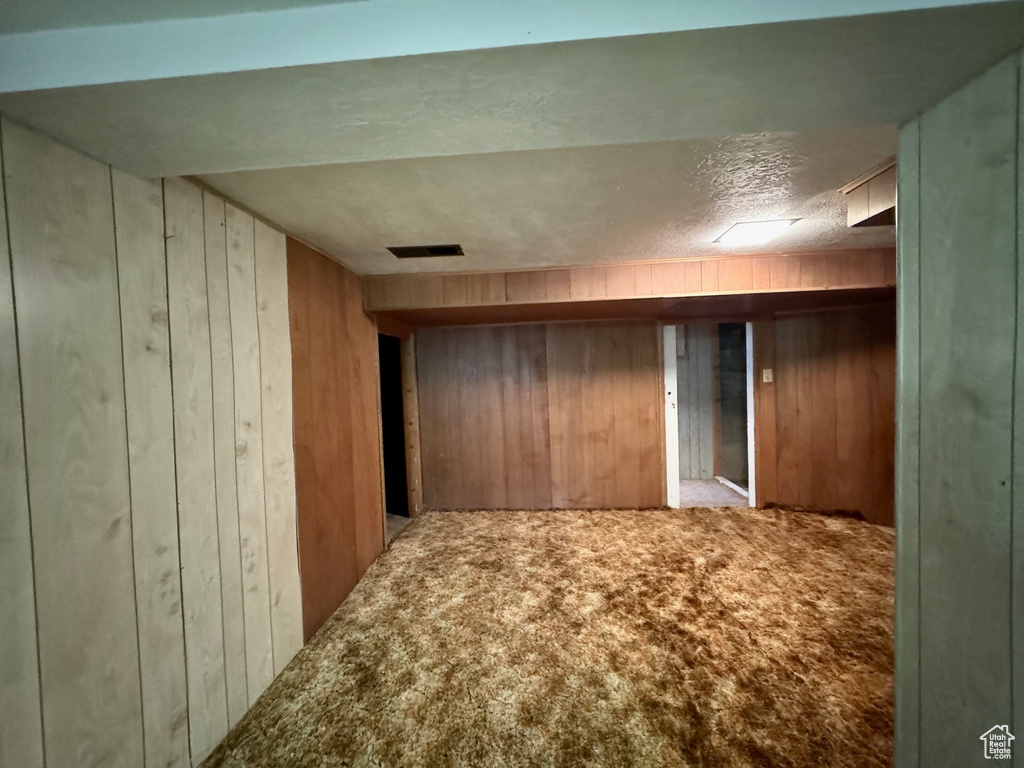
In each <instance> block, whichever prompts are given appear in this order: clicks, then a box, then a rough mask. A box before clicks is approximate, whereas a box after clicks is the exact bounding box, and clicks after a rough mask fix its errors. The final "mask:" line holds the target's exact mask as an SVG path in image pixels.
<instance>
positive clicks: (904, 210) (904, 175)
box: [895, 53, 1024, 768]
mask: <svg viewBox="0 0 1024 768" xmlns="http://www.w3.org/2000/svg"><path fill="white" fill-rule="evenodd" d="M1022 56H1024V53H1017V54H1015V55H1014V56H1012V57H1010V58H1009V59H1006V60H1004V61H1003V62H1001V63H1000V64H998V65H996V66H995V67H993V68H992V69H990V70H989V71H988V72H986V73H985V74H983V75H982V76H981V77H979V78H977V79H975V80H974V81H972V82H971V83H969V84H968V85H966V86H965V87H964V88H962V89H961V90H959V91H957V92H956V93H954V94H952V95H951V96H949V97H948V98H947V99H946V100H944V101H943V102H941V103H939V104H938V105H936V106H935V107H934V108H933V109H931V110H929V111H928V112H925V113H924V114H922V115H920V116H919V117H918V118H916V119H914V120H912V121H911V122H909V123H908V124H907V125H905V126H904V127H903V129H902V130H901V134H900V148H899V166H898V168H899V219H898V238H899V247H900V281H899V307H900V309H899V313H900V314H899V326H900V335H899V385H900V386H899V404H900V407H899V414H898V419H899V432H898V454H897V456H898V459H897V486H896V490H897V510H896V528H897V550H896V679H895V690H896V746H895V749H896V764H898V765H900V766H907V768H917V767H918V766H953V765H957V766H959V765H975V764H981V763H982V762H983V758H982V754H981V749H980V747H981V744H980V742H979V738H980V737H981V736H982V734H985V733H987V732H988V731H989V730H990V729H991V728H992V727H993V726H995V725H1003V726H1009V730H1010V732H1011V733H1012V734H1015V735H1016V737H1017V740H1018V741H1020V740H1021V734H1022V732H1024V665H1022V664H1021V663H1020V660H1021V659H1024V603H1022V601H1021V599H1020V595H1021V592H1022V590H1024V556H1022V555H1024V400H1022V398H1021V393H1022V392H1024V333H1021V328H1022V324H1024V304H1022V301H1024V237H1022V233H1024V209H1022V208H1021V202H1022V201H1024V93H1022V88H1024V61H1022ZM1022 743H1024V742H1022ZM1013 752H1015V753H1017V752H1019V747H1017V746H1016V745H1014V746H1013ZM1017 760H1018V761H1019V756H1018V757H1017Z"/></svg>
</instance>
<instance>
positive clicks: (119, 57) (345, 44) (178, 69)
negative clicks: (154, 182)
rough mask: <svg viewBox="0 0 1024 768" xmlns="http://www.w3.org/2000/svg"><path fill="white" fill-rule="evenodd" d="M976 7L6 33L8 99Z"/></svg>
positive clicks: (410, 1)
mask: <svg viewBox="0 0 1024 768" xmlns="http://www.w3.org/2000/svg"><path fill="white" fill-rule="evenodd" d="M75 1H77V0H75ZM1001 1H1002V2H1012V1H1013V0H1001ZM974 4H977V3H976V0H773V2H764V0H733V1H732V2H729V3H724V2H714V0H648V1H647V2H643V3H637V2H623V0H519V2H514V3H509V2H505V3H483V2H480V0H449V1H448V2H445V3H436V2H424V0H363V2H343V3H337V4H334V5H323V6H314V7H304V8H294V9H289V10H281V11H266V12H261V13H245V14H234V15H230V16H218V17H207V18H198V19H177V20H167V21H158V22H147V23H139V24H121V25H114V26H98V27H81V28H73V29H54V30H45V31H38V32H27V33H19V34H8V35H0V93H15V92H21V91H32V90H43V89H51V88H66V87H72V86H83V85H97V84H104V83H118V82H130V81H140V80H154V79H160V78H171V77H188V76H195V75H206V74H212V73H222V72H242V71H248V70H259V69H272V68H276V67H290V66H298V65H304V64H324V63H330V62H343V61H356V60H366V59H377V58H386V57H396V56H410V55H416V54H427V53H439V52H443V51H462V50H480V49H486V48H500V47H506V46H517V45H532V44H538V43H550V42H559V41H568V40H585V39H593V38H603V37H621V36H629V35H642V34H652V33H660V32H672V31H684V30H695V29H711V28H717V27H728V26H742V25H752V24H767V23H772V22H784V21H796V20H802V19H823V18H833V17H839V16H855V15H862V14H872V13H886V12H893V11H904V10H915V9H923V8H937V7H945V6H958V5H974Z"/></svg>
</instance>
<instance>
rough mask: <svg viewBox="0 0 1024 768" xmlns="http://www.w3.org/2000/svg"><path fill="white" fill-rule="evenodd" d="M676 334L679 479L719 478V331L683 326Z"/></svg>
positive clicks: (701, 326)
mask: <svg viewBox="0 0 1024 768" xmlns="http://www.w3.org/2000/svg"><path fill="white" fill-rule="evenodd" d="M676 334H677V335H676V350H677V354H676V359H677V361H678V366H679V367H678V369H677V376H676V386H677V387H678V389H679V392H678V403H679V408H678V413H679V477H680V479H682V480H708V479H711V478H713V477H714V476H715V434H714V432H715V424H714V421H715V415H714V414H715V408H716V407H717V404H716V402H715V398H716V396H717V395H716V387H715V377H716V373H715V366H716V360H717V357H718V355H717V347H718V329H717V326H714V325H680V326H678V327H677V329H676ZM680 340H681V341H680ZM680 353H681V354H680Z"/></svg>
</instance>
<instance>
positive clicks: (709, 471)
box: [665, 322, 753, 507]
mask: <svg viewBox="0 0 1024 768" xmlns="http://www.w3.org/2000/svg"><path fill="white" fill-rule="evenodd" d="M665 330H666V335H665V362H666V371H665V377H666V378H665V383H666V388H665V390H666V418H667V422H666V436H667V438H668V440H669V441H670V443H671V444H672V447H673V448H675V450H670V451H668V452H667V454H666V456H667V462H666V463H667V464H668V475H669V477H668V482H669V506H673V507H674V506H679V507H716V506H749V505H750V504H751V501H750V494H749V489H750V487H751V483H752V476H753V467H752V466H751V456H752V450H751V447H752V440H753V430H752V426H753V425H752V423H751V421H752V409H751V408H750V397H749V395H750V392H751V387H750V386H749V380H750V367H751V365H752V361H751V360H750V359H749V358H750V355H749V343H748V340H749V336H750V327H749V324H747V323H713V322H712V323H694V324H690V325H679V326H673V327H671V329H670V328H669V327H668V326H666V329H665ZM670 337H671V340H670ZM669 414H672V416H671V417H670V416H669ZM669 435H671V437H668V436H669ZM673 484H678V488H679V493H678V496H677V497H675V498H673V495H674V494H673V491H674V488H673V487H672V486H673Z"/></svg>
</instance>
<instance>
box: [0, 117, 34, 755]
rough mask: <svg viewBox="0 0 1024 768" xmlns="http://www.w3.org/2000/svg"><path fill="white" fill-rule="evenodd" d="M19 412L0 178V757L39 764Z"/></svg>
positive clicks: (30, 572) (0, 148)
mask: <svg viewBox="0 0 1024 768" xmlns="http://www.w3.org/2000/svg"><path fill="white" fill-rule="evenodd" d="M2 132H3V126H0V134H2ZM2 170H3V146H2V142H0V172H2ZM21 416H22V410H21V381H20V376H19V373H18V339H17V329H16V327H15V320H14V286H13V284H12V282H11V262H10V253H9V252H8V250H7V206H6V204H5V201H4V190H3V184H0V509H2V510H3V512H2V513H0V583H2V584H3V585H4V590H5V594H4V599H3V600H0V626H2V627H3V628H4V629H3V631H2V632H0V667H2V668H3V670H4V672H3V674H2V675H0V712H3V713H4V716H3V717H2V718H0V765H11V766H15V765H17V766H25V768H42V765H43V725H42V721H41V719H40V700H39V658H38V655H37V652H36V606H35V574H34V572H33V568H32V537H31V534H30V531H29V510H28V480H27V478H26V477H25V442H24V432H23V430H22V421H21Z"/></svg>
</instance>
